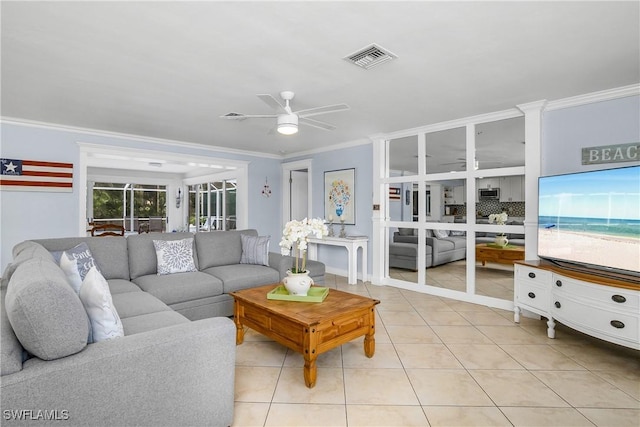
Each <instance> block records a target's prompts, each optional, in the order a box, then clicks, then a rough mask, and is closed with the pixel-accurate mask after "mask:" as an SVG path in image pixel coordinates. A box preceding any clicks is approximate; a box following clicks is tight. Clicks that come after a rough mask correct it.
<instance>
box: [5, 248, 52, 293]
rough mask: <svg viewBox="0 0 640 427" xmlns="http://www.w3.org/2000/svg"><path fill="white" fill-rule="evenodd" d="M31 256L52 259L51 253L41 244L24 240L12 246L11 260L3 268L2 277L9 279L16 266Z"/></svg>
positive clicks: (31, 257)
mask: <svg viewBox="0 0 640 427" xmlns="http://www.w3.org/2000/svg"><path fill="white" fill-rule="evenodd" d="M33 258H43V259H46V260H49V261H52V260H53V256H52V255H51V253H50V252H49V251H48V250H47V249H46V248H45V247H44V246H42V245H40V244H38V243H36V242H32V241H29V240H27V241H25V242H22V243H18V244H17V245H15V246H14V247H13V260H12V261H11V263H10V264H9V265H7V268H5V269H4V272H3V273H2V278H3V279H7V283H9V282H8V281H9V280H10V279H11V276H12V275H13V272H14V271H16V268H18V266H19V265H20V264H22V263H23V262H25V261H27V260H30V259H33Z"/></svg>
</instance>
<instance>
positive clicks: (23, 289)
mask: <svg viewBox="0 0 640 427" xmlns="http://www.w3.org/2000/svg"><path fill="white" fill-rule="evenodd" d="M5 308H6V310H7V317H8V319H9V322H10V323H11V326H12V328H13V331H14V332H15V334H16V336H17V337H18V339H19V340H20V343H21V344H22V346H23V347H24V348H25V349H26V350H27V351H29V352H30V353H31V354H33V355H34V356H37V357H39V358H40V359H43V360H53V359H58V358H61V357H65V356H69V355H71V354H75V353H77V352H79V351H80V350H82V349H83V348H84V347H85V346H86V345H87V337H88V335H89V320H88V318H87V313H86V312H85V309H84V307H83V306H82V303H81V302H80V299H79V298H78V295H76V293H75V292H74V291H73V289H71V286H69V284H68V283H67V279H66V277H65V276H64V273H63V272H62V270H60V268H59V267H58V266H57V265H56V264H55V263H54V262H53V261H51V260H46V259H42V258H40V259H37V258H36V259H32V260H28V261H25V262H23V263H22V264H21V265H20V266H18V268H17V269H16V271H15V272H14V273H13V277H12V278H11V283H10V284H9V286H8V289H7V294H6V301H5Z"/></svg>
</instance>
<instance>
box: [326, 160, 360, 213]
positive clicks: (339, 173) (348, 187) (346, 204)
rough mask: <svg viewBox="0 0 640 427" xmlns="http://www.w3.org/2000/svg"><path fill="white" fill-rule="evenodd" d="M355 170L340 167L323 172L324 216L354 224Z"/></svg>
mask: <svg viewBox="0 0 640 427" xmlns="http://www.w3.org/2000/svg"><path fill="white" fill-rule="evenodd" d="M355 193H356V170H355V169H341V170H335V171H327V172H325V173H324V218H325V219H326V220H327V221H331V220H332V219H333V222H334V223H339V222H340V219H344V223H345V224H348V225H355V224H356V208H355V206H356V199H355Z"/></svg>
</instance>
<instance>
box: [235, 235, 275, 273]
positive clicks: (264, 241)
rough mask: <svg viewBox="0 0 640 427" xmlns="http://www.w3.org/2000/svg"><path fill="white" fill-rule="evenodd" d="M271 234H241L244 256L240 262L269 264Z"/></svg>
mask: <svg viewBox="0 0 640 427" xmlns="http://www.w3.org/2000/svg"><path fill="white" fill-rule="evenodd" d="M270 237H271V236H258V237H256V236H247V235H245V234H241V235H240V239H241V240H242V256H241V257H240V264H257V265H267V266H268V265H269V238H270Z"/></svg>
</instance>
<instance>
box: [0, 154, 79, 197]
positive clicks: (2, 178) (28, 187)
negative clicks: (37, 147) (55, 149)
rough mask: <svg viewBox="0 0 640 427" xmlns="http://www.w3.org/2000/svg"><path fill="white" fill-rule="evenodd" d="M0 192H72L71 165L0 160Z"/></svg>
mask: <svg viewBox="0 0 640 427" xmlns="http://www.w3.org/2000/svg"><path fill="white" fill-rule="evenodd" d="M0 168H1V170H0V190H14V191H62V192H72V191H73V164H72V163H60V162H42V161H37V160H19V159H0Z"/></svg>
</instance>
